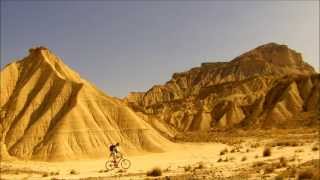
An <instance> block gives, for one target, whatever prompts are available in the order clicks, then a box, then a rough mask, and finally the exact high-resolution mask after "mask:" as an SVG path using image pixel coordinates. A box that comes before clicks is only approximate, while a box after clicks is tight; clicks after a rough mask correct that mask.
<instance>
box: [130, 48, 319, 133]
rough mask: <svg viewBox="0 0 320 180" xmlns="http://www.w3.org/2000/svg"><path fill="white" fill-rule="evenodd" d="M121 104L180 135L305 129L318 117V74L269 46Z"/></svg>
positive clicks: (179, 77) (297, 56) (286, 51)
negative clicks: (289, 128)
mask: <svg viewBox="0 0 320 180" xmlns="http://www.w3.org/2000/svg"><path fill="white" fill-rule="evenodd" d="M124 100H125V102H126V103H127V104H128V105H129V106H130V107H131V108H132V109H133V110H134V111H136V112H139V113H140V114H143V115H144V116H147V117H149V119H158V122H161V123H162V124H164V125H163V126H166V128H167V129H174V130H178V131H180V132H181V131H198V130H212V129H215V128H218V129H226V128H227V129H228V128H232V127H246V128H253V127H254V128H269V127H283V128H286V127H291V126H298V125H299V126H300V125H310V124H313V123H319V119H320V118H319V117H320V114H319V109H320V75H319V74H317V73H316V72H315V71H314V69H313V68H312V67H311V66H310V65H308V64H307V63H305V62H304V61H303V59H302V56H301V54H300V53H298V52H296V51H294V50H292V49H289V48H288V47H287V46H286V45H279V44H276V43H269V44H265V45H262V46H259V47H257V48H255V49H253V50H250V51H249V52H246V53H244V54H242V55H240V56H239V57H236V58H235V59H233V60H231V61H230V62H215V63H203V64H202V65H201V66H200V67H195V68H192V69H190V70H189V71H186V72H182V73H175V74H173V76H172V79H171V80H169V81H168V82H167V83H165V84H164V85H156V86H153V87H152V88H151V89H150V90H148V91H147V92H133V93H130V94H129V95H128V96H127V97H126V98H125V99H124ZM145 119H148V118H145ZM150 124H152V125H153V126H155V127H156V126H158V125H157V124H154V123H153V121H151V120H150ZM174 130H171V132H174ZM160 131H161V130H160ZM161 132H163V133H166V132H168V131H165V130H162V131H161ZM168 135H169V136H170V134H168Z"/></svg>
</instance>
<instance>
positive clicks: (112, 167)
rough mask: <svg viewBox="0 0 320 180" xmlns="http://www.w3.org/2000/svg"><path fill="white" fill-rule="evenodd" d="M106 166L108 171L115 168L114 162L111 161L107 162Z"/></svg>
mask: <svg viewBox="0 0 320 180" xmlns="http://www.w3.org/2000/svg"><path fill="white" fill-rule="evenodd" d="M105 166H106V169H107V170H109V171H110V170H113V169H114V168H115V165H114V162H113V161H110V160H109V161H107V162H106V164H105Z"/></svg>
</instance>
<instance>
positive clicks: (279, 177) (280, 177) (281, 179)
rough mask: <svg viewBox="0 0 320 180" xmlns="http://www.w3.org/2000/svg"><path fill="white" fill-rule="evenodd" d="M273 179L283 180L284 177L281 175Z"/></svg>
mask: <svg viewBox="0 0 320 180" xmlns="http://www.w3.org/2000/svg"><path fill="white" fill-rule="evenodd" d="M274 179H275V180H283V179H284V177H283V176H282V175H278V176H276V177H275V178H274Z"/></svg>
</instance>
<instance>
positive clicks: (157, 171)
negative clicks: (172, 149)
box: [147, 167, 162, 177]
mask: <svg viewBox="0 0 320 180" xmlns="http://www.w3.org/2000/svg"><path fill="white" fill-rule="evenodd" d="M161 175H162V170H161V169H160V168H159V167H155V168H153V169H151V170H150V171H148V172H147V176H153V177H156V176H161Z"/></svg>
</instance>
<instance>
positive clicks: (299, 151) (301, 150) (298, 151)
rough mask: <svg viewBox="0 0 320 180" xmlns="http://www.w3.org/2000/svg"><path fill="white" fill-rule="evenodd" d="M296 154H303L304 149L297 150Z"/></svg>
mask: <svg viewBox="0 0 320 180" xmlns="http://www.w3.org/2000/svg"><path fill="white" fill-rule="evenodd" d="M294 152H296V153H301V152H303V149H297V150H295V151H294Z"/></svg>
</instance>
